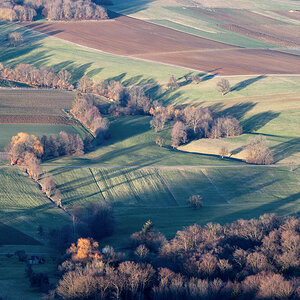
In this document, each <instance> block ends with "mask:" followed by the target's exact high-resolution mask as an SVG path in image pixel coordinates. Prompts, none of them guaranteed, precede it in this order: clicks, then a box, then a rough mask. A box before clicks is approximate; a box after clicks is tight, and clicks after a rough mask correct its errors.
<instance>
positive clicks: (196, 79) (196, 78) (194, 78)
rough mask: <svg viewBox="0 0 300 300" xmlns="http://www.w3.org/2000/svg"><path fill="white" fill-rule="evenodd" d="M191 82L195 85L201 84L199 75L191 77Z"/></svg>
mask: <svg viewBox="0 0 300 300" xmlns="http://www.w3.org/2000/svg"><path fill="white" fill-rule="evenodd" d="M192 80H193V82H195V83H196V84H199V83H200V82H201V77H200V76H199V75H193V76H192Z"/></svg>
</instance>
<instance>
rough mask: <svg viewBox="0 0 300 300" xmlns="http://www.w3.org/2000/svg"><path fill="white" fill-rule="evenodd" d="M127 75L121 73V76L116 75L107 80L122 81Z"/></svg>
mask: <svg viewBox="0 0 300 300" xmlns="http://www.w3.org/2000/svg"><path fill="white" fill-rule="evenodd" d="M126 75H127V73H125V72H124V73H121V74H120V75H116V76H114V77H109V78H107V81H122V80H123V78H124V77H126Z"/></svg>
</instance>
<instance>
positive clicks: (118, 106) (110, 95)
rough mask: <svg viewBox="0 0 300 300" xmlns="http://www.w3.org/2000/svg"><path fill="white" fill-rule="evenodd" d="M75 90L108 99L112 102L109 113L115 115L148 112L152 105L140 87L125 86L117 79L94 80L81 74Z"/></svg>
mask: <svg viewBox="0 0 300 300" xmlns="http://www.w3.org/2000/svg"><path fill="white" fill-rule="evenodd" d="M77 90H78V91H80V92H83V93H91V94H95V95H99V96H102V97H105V98H107V99H109V100H110V101H111V102H112V105H111V107H110V113H111V114H113V115H115V116H120V115H134V114H148V113H149V111H150V109H151V107H152V106H153V103H152V99H151V98H150V97H148V96H147V95H146V94H145V91H144V89H143V88H142V87H138V86H133V87H130V88H128V87H125V86H124V85H123V84H122V83H121V82H119V81H114V80H111V81H108V80H99V81H98V82H94V81H93V80H91V79H90V78H89V77H87V76H83V77H82V78H81V79H80V80H79V81H78V84H77Z"/></svg>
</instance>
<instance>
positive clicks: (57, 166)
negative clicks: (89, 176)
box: [0, 163, 300, 169]
mask: <svg viewBox="0 0 300 300" xmlns="http://www.w3.org/2000/svg"><path fill="white" fill-rule="evenodd" d="M295 165H296V166H299V165H300V163H295ZM42 166H43V167H44V168H75V169H76V168H77V169H80V168H94V169H96V168H100V169H113V168H120V169H122V168H140V169H147V168H148V169H174V168H183V169H185V168H186V169H187V168H280V167H288V166H289V164H288V163H283V164H273V165H250V164H235V165H172V166H163V165H153V166H143V165H131V166H123V165H113V166H109V165H42ZM15 167H16V166H11V165H0V169H1V168H15Z"/></svg>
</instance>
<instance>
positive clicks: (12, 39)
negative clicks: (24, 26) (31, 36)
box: [8, 31, 24, 47]
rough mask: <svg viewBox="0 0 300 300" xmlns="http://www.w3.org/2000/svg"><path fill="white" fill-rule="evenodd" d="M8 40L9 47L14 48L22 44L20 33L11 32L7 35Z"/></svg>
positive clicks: (22, 39)
mask: <svg viewBox="0 0 300 300" xmlns="http://www.w3.org/2000/svg"><path fill="white" fill-rule="evenodd" d="M8 40H9V43H10V45H11V46H13V47H16V46H19V45H20V44H22V43H23V42H24V38H23V35H22V33H21V32H17V31H15V32H13V33H10V34H8Z"/></svg>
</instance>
